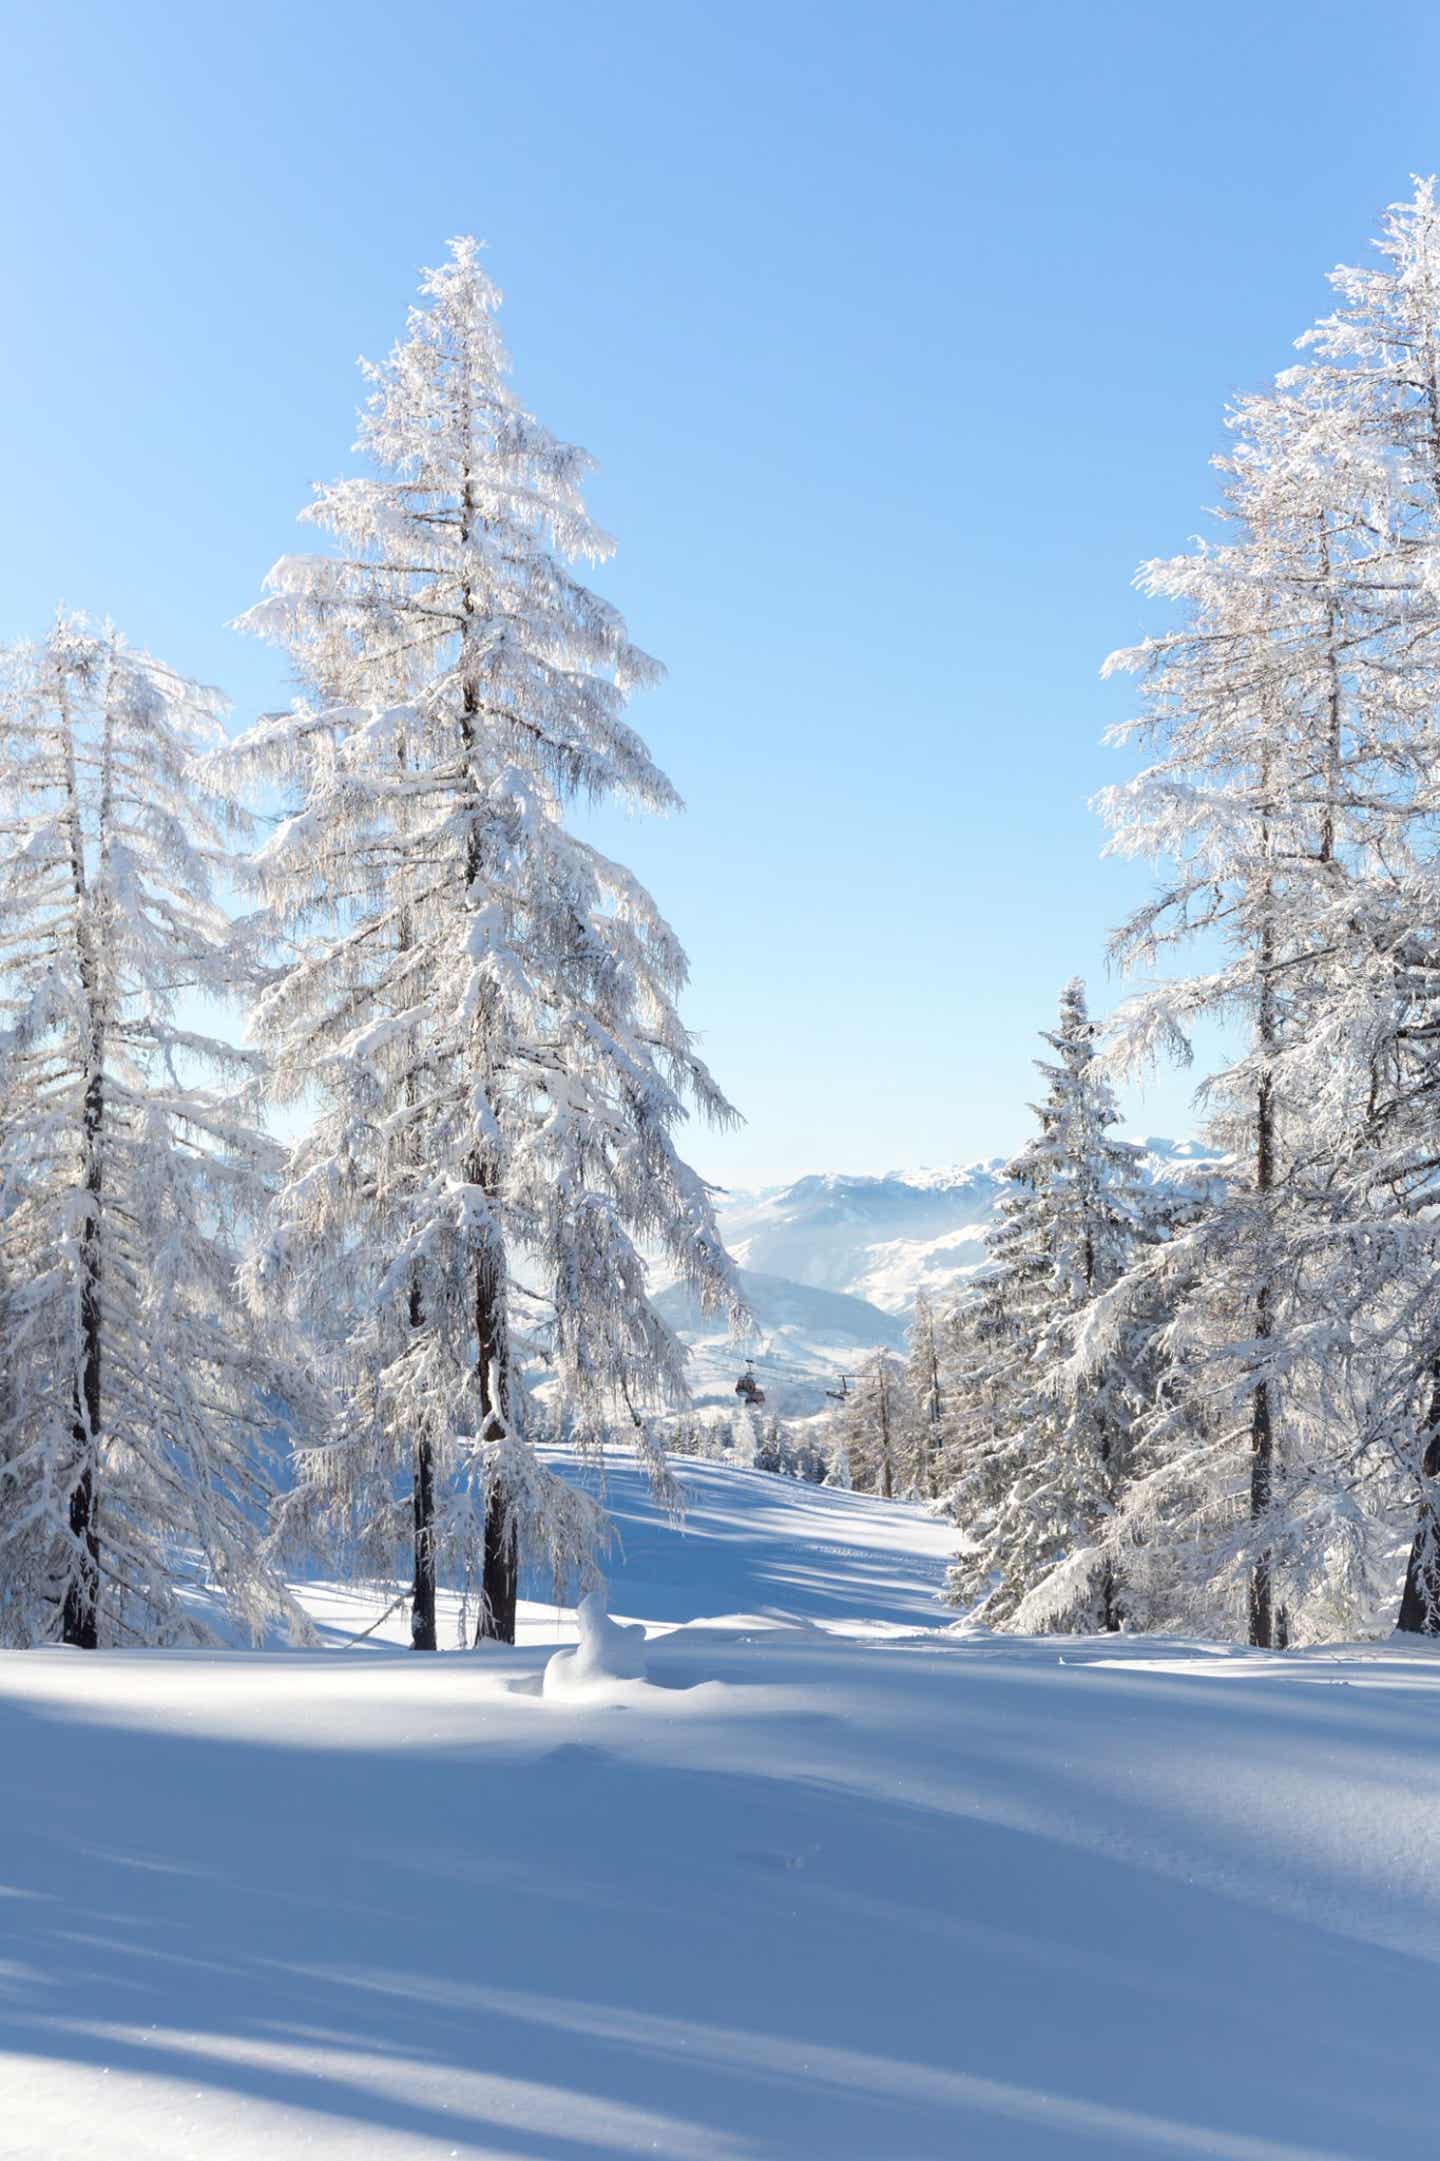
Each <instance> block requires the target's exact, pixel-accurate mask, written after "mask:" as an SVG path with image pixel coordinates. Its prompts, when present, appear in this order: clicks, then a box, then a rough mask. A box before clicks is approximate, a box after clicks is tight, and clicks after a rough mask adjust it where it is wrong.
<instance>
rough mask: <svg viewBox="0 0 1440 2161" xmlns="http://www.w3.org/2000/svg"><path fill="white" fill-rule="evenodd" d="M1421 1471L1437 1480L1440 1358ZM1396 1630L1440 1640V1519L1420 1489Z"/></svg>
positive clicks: (1435, 1365) (1435, 1366)
mask: <svg viewBox="0 0 1440 2161" xmlns="http://www.w3.org/2000/svg"><path fill="white" fill-rule="evenodd" d="M1420 1470H1421V1475H1422V1476H1423V1477H1424V1478H1425V1479H1427V1480H1429V1479H1435V1478H1440V1358H1437V1359H1436V1360H1434V1361H1433V1363H1432V1365H1431V1367H1430V1411H1429V1416H1428V1418H1427V1419H1426V1441H1425V1454H1424V1456H1423V1458H1422V1459H1421V1464H1420ZM1395 1626H1396V1627H1397V1628H1398V1629H1401V1630H1403V1631H1404V1633H1405V1634H1406V1635H1407V1636H1440V1517H1437V1514H1436V1508H1435V1500H1434V1498H1433V1496H1432V1494H1431V1493H1430V1491H1429V1490H1428V1489H1422V1492H1421V1498H1420V1504H1419V1508H1418V1510H1417V1512H1416V1523H1415V1536H1414V1538H1413V1540H1412V1541H1411V1545H1410V1558H1409V1560H1408V1561H1407V1562H1406V1564H1405V1589H1404V1591H1403V1592H1402V1593H1401V1596H1400V1613H1399V1618H1398V1619H1397V1620H1396V1623H1395Z"/></svg>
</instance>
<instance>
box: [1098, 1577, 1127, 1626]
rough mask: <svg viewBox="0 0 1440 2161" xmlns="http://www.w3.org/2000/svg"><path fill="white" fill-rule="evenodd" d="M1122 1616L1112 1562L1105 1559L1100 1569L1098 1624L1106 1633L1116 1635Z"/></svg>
mask: <svg viewBox="0 0 1440 2161" xmlns="http://www.w3.org/2000/svg"><path fill="white" fill-rule="evenodd" d="M1122 1618H1123V1616H1122V1614H1121V1611H1120V1597H1119V1586H1118V1584H1117V1583H1116V1581H1115V1568H1114V1564H1113V1562H1110V1561H1107V1562H1106V1563H1105V1565H1104V1567H1103V1568H1102V1569H1101V1571H1100V1626H1101V1627H1102V1628H1103V1629H1104V1631H1105V1633H1106V1634H1107V1635H1110V1636H1118V1635H1119V1633H1120V1623H1121V1620H1122Z"/></svg>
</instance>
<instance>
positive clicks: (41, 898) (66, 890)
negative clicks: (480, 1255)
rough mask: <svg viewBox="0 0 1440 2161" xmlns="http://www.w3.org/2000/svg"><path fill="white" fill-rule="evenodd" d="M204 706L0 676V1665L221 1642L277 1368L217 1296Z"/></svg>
mask: <svg viewBox="0 0 1440 2161" xmlns="http://www.w3.org/2000/svg"><path fill="white" fill-rule="evenodd" d="M220 710H221V707H220V701H219V700H218V699H217V698H216V696H215V695H214V694H213V693H211V692H208V691H204V690H202V689H200V688H199V686H198V685H196V684H194V683H190V682H186V681H184V680H183V679H182V678H181V677H179V676H177V675H175V674H173V673H172V672H171V670H169V669H168V668H166V667H163V666H162V665H161V664H160V662H158V661H156V660H153V659H151V658H150V657H149V655H147V654H145V653H142V652H137V651H135V650H133V649H132V648H130V647H129V646H127V645H126V644H125V643H124V641H123V640H122V639H121V638H120V637H119V636H117V635H116V634H115V633H114V632H113V631H111V630H109V629H105V630H95V629H92V628H91V627H90V626H89V625H87V624H86V623H85V622H83V621H81V620H79V619H74V618H68V617H63V616H62V617H61V618H60V619H59V620H58V621H57V622H56V624H55V627H54V628H53V630H52V631H51V632H50V634H49V636H48V637H46V638H45V639H43V640H42V641H41V642H40V643H39V644H37V645H33V646H22V647H17V648H13V649H11V650H9V651H8V652H6V653H5V654H4V655H3V656H0V925H3V930H0V1344H3V1352H0V1641H3V1642H6V1643H11V1644H30V1643H40V1642H46V1641H51V1640H54V1639H63V1641H65V1642H66V1643H70V1644H75V1645H79V1646H81V1647H86V1648H90V1647H94V1646H96V1645H99V1644H117V1643H118V1644H126V1643H157V1642H158V1643H171V1642H183V1641H185V1640H187V1639H188V1640H203V1639H204V1638H205V1636H206V1634H207V1630H206V1628H205V1626H204V1625H203V1622H202V1620H201V1619H200V1617H199V1613H198V1610H197V1608H196V1607H195V1605H194V1604H193V1602H192V1603H187V1601H186V1597H185V1595H184V1594H185V1589H186V1588H193V1589H199V1588H202V1587H203V1586H206V1585H208V1586H209V1588H210V1589H211V1590H213V1591H215V1592H218V1593H219V1594H221V1596H222V1597H223V1598H224V1599H225V1601H226V1602H227V1604H228V1606H229V1608H230V1610H231V1612H232V1613H233V1614H234V1615H235V1616H236V1617H237V1618H238V1619H239V1620H240V1621H241V1622H242V1624H248V1625H249V1626H250V1627H251V1628H253V1629H256V1630H258V1629H259V1627H260V1626H261V1625H262V1624H263V1623H264V1622H265V1621H266V1620H267V1619H268V1618H270V1617H271V1616H273V1615H276V1614H278V1613H281V1612H284V1613H286V1614H288V1615H289V1617H290V1619H291V1621H292V1622H293V1623H295V1624H296V1625H299V1617H298V1615H297V1614H295V1613H294V1612H293V1610H292V1609H291V1608H290V1607H289V1604H288V1602H287V1600H286V1598H285V1595H284V1593H283V1591H282V1590H281V1588H280V1587H279V1586H278V1585H277V1584H276V1583H275V1582H274V1581H273V1580H272V1578H271V1577H270V1575H269V1574H268V1572H267V1570H266V1568H265V1566H264V1565H263V1563H262V1561H261V1559H260V1552H259V1549H260V1543H261V1538H262V1534H263V1530H264V1513H265V1505H266V1500H267V1494H268V1489H269V1482H268V1478H267V1461H268V1456H269V1453H270V1440H269V1436H270V1435H271V1433H272V1432H273V1430H274V1427H275V1422H276V1415H277V1408H278V1406H277V1401H276V1391H277V1388H278V1387H279V1385H280V1383H281V1379H282V1376H281V1374H280V1371H279V1367H278V1364H277V1361H276V1360H275V1359H274V1357H273V1356H272V1355H271V1353H270V1352H269V1351H267V1350H266V1349H265V1348H264V1347H263V1346H262V1345H261V1343H260V1342H259V1341H258V1340H257V1338H256V1334H255V1331H254V1329H253V1328H252V1327H251V1325H250V1323H249V1321H248V1320H247V1318H246V1315H245V1313H244V1311H243V1309H242V1308H241V1307H240V1306H239V1305H238V1304H237V1300H236V1295H235V1272H236V1265H237V1249H238V1243H239V1240H240V1238H241V1236H242V1235H243V1233H244V1231H245V1229H246V1227H247V1226H248V1224H249V1223H250V1222H251V1220H252V1219H253V1217H254V1216H255V1214H256V1213H257V1211H258V1209H259V1208H260V1207H261V1205H263V1201H264V1197H265V1185H266V1181H267V1179H269V1178H270V1177H271V1176H272V1175H273V1173H274V1172H275V1171H276V1169H277V1168H278V1161H279V1152H278V1151H277V1150H276V1149H275V1148H274V1147H273V1146H272V1145H271V1144H270V1143H268V1142H267V1141H265V1140H264V1139H263V1138H262V1137H261V1135H260V1133H259V1132H258V1130H257V1127H256V1124H255V1116H256V1109H257V1104H256V1096H257V1093H258V1091H257V1087H256V1080H257V1074H256V1061H255V1059H254V1058H253V1056H251V1055H248V1054H244V1053H241V1052H239V1051H237V1050H235V1049H234V1048H233V1046H231V1045H230V1044H227V1043H226V1042H224V1041H222V1040H220V1039H217V1038H215V1037H212V1036H209V1035H205V1034H203V1033H201V1032H199V1028H198V1026H197V1025H196V1023H197V1021H198V1019H199V1016H198V1015H197V1013H196V1011H195V1005H196V1002H197V1001H203V1000H208V999H213V998H216V997H224V996H226V995H227V994H228V993H229V992H230V991H231V990H232V988H233V987H234V979H235V949H234V946H233V944H232V940H231V935H230V927H229V924H228V922H227V919H226V916H225V914H224V912H223V910H222V908H221V906H220V904H219V902H218V900H217V898H216V894H215V881H216V877H217V874H218V873H219V872H220V870H221V869H222V867H223V864H224V862H225V846H224V837H225V820H224V817H223V815H222V813H221V811H220V807H219V806H218V805H216V804H215V803H214V801H213V800H212V799H211V798H210V797H209V796H208V795H207V793H206V791H205V790H204V789H203V787H202V786H201V785H200V782H199V779H198V775H197V760H198V758H199V757H200V755H201V754H203V753H204V752H207V751H209V750H210V749H211V748H212V747H213V745H214V742H215V740H216V738H217V735H218V732H219V726H218V714H219V711H220Z"/></svg>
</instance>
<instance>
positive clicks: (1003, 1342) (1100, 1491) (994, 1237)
mask: <svg viewBox="0 0 1440 2161" xmlns="http://www.w3.org/2000/svg"><path fill="white" fill-rule="evenodd" d="M1044 1040H1045V1041H1046V1042H1047V1043H1048V1044H1049V1045H1050V1046H1051V1049H1052V1051H1053V1052H1054V1057H1053V1059H1050V1060H1042V1061H1039V1071H1040V1073H1041V1075H1042V1076H1043V1078H1044V1079H1045V1081H1046V1083H1047V1089H1046V1095H1045V1099H1044V1101H1043V1103H1041V1104H1040V1105H1039V1106H1038V1107H1037V1110H1036V1116H1037V1118H1038V1120H1039V1131H1038V1133H1037V1134H1036V1135H1035V1137H1034V1139H1033V1140H1031V1141H1030V1142H1028V1143H1027V1145H1026V1146H1025V1147H1024V1148H1023V1149H1022V1150H1021V1151H1020V1153H1019V1154H1018V1155H1017V1156H1016V1157H1015V1158H1014V1159H1013V1160H1012V1161H1011V1162H1010V1163H1009V1164H1008V1165H1007V1166H1006V1173H1005V1175H1006V1180H1007V1185H1008V1188H1009V1190H1008V1191H1007V1193H1006V1195H1005V1196H1004V1198H1003V1199H1002V1200H1001V1202H1000V1204H999V1207H998V1210H997V1221H996V1223H995V1226H994V1228H993V1230H992V1231H991V1232H990V1234H989V1236H988V1239H987V1245H988V1249H989V1250H988V1256H987V1263H986V1266H985V1267H984V1269H983V1270H982V1271H981V1273H980V1275H979V1277H978V1278H977V1279H976V1280H975V1281H974V1283H973V1284H971V1285H970V1286H968V1287H967V1289H966V1291H965V1293H964V1294H963V1297H962V1310H961V1313H960V1315H959V1316H958V1326H959V1333H960V1341H961V1344H962V1345H963V1358H962V1363H961V1367H960V1371H959V1373H958V1374H957V1376H956V1386H955V1389H954V1391H953V1392H954V1393H955V1395H956V1396H957V1398H958V1399H959V1407H960V1414H961V1425H960V1431H959V1437H958V1444H957V1443H952V1453H951V1464H952V1470H953V1478H954V1483H953V1487H952V1491H951V1495H950V1504H951V1507H952V1509H953V1511H954V1513H955V1515H956V1518H957V1521H958V1522H959V1524H960V1526H961V1528H962V1530H963V1531H964V1533H965V1546H964V1548H963V1550H962V1552H961V1553H960V1555H959V1556H958V1557H957V1560H956V1562H955V1565H954V1568H953V1570H952V1572H951V1579H950V1590H951V1596H952V1598H953V1599H954V1600H955V1602H956V1603H957V1604H963V1605H966V1606H969V1607H974V1606H976V1605H977V1604H978V1603H981V1602H983V1610H984V1613H985V1617H986V1619H987V1620H989V1621H991V1622H999V1623H1001V1624H1003V1625H1007V1626H1012V1627H1016V1628H1021V1629H1043V1628H1072V1627H1079V1628H1104V1629H1114V1628H1118V1627H1119V1626H1120V1622H1121V1619H1122V1616H1123V1611H1124V1587H1123V1584H1122V1583H1121V1582H1120V1581H1119V1580H1118V1576H1117V1570H1116V1567H1115V1562H1114V1558H1113V1554H1112V1552H1111V1550H1110V1548H1109V1546H1108V1544H1107V1539H1106V1533H1107V1530H1108V1524H1109V1519H1110V1518H1111V1516H1112V1515H1113V1513H1114V1509H1115V1505H1116V1500H1117V1496H1118V1494H1119V1492H1120V1489H1121V1486H1122V1483H1123V1480H1124V1478H1125V1476H1126V1474H1127V1471H1128V1467H1129V1457H1130V1451H1131V1445H1132V1437H1133V1430H1134V1426H1135V1422H1136V1419H1137V1416H1138V1415H1139V1412H1140V1409H1141V1406H1142V1403H1143V1399H1144V1391H1145V1387H1146V1357H1145V1348H1144V1344H1143V1342H1141V1341H1139V1340H1137V1339H1136V1337H1135V1336H1134V1335H1133V1333H1127V1334H1125V1335H1123V1336H1119V1337H1117V1339H1116V1340H1115V1341H1114V1342H1113V1343H1112V1344H1111V1345H1110V1346H1109V1347H1108V1349H1107V1354H1106V1356H1105V1357H1104V1358H1103V1359H1100V1360H1097V1361H1095V1362H1094V1363H1093V1364H1091V1365H1088V1366H1086V1367H1084V1368H1083V1369H1081V1370H1080V1371H1079V1372H1078V1375H1077V1373H1076V1371H1074V1370H1072V1369H1073V1364H1074V1360H1075V1357H1076V1352H1077V1348H1078V1345H1079V1339H1080V1336H1081V1332H1082V1331H1083V1329H1084V1327H1085V1324H1086V1319H1087V1316H1088V1314H1089V1311H1090V1309H1091V1308H1092V1306H1093V1305H1094V1303H1095V1302H1096V1301H1097V1300H1098V1299H1099V1298H1100V1297H1101V1296H1102V1294H1104V1293H1105V1292H1107V1291H1108V1290H1110V1289H1111V1287H1112V1286H1113V1285H1114V1284H1115V1283H1116V1282H1117V1281H1118V1280H1119V1279H1120V1278H1121V1277H1122V1276H1123V1275H1124V1274H1125V1273H1126V1271H1127V1269H1128V1268H1129V1267H1130V1266H1131V1264H1132V1262H1133V1260H1134V1258H1135V1255H1136V1251H1137V1248H1139V1247H1140V1246H1141V1245H1142V1244H1143V1243H1144V1242H1145V1241H1146V1240H1147V1239H1148V1238H1149V1237H1150V1236H1152V1235H1153V1233H1152V1231H1151V1228H1150V1220H1151V1219H1150V1197H1149V1189H1148V1185H1147V1182H1146V1180H1145V1177H1144V1173H1143V1169H1142V1167H1141V1160H1140V1151H1139V1150H1138V1149H1137V1148H1135V1147H1134V1146H1133V1145H1131V1144H1130V1143H1129V1142H1126V1141H1121V1140H1117V1139H1116V1138H1115V1137H1114V1134H1113V1132H1112V1130H1111V1129H1112V1128H1113V1127H1114V1125H1115V1124H1116V1122H1117V1116H1118V1114H1117V1111H1116V1108H1115V1101H1114V1096H1113V1093H1112V1091H1111V1088H1110V1085H1109V1082H1108V1081H1107V1080H1106V1078H1105V1076H1104V1074H1103V1072H1102V1070H1101V1068H1100V1066H1099V1064H1098V1062H1097V1058H1096V1043H1095V1030H1094V1027H1093V1026H1092V1024H1091V1022H1090V1019H1089V1016H1088V1013H1087V1010H1086V1004H1085V992H1084V986H1083V985H1082V984H1081V983H1079V982H1078V981H1076V982H1072V983H1070V984H1069V985H1067V987H1066V990H1065V992H1064V995H1063V997H1062V999H1061V1003H1060V1020H1059V1026H1058V1027H1057V1028H1056V1029H1055V1030H1053V1031H1050V1032H1047V1033H1046V1035H1045V1038H1044ZM967 1397H968V1399H969V1401H968V1403H967V1402H966V1401H965V1399H966V1398H967Z"/></svg>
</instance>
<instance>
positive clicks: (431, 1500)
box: [410, 1283, 440, 1651]
mask: <svg viewBox="0 0 1440 2161" xmlns="http://www.w3.org/2000/svg"><path fill="white" fill-rule="evenodd" d="M423 1319H424V1314H423V1312H422V1309H421V1304H420V1286H419V1284H418V1283H412V1284H411V1286H410V1326H411V1328H412V1329H417V1328H419V1327H420V1325H421V1323H422V1321H423ZM411 1492H412V1497H413V1502H414V1511H415V1583H414V1588H413V1590H412V1592H411V1603H410V1648H411V1650H412V1651H435V1650H438V1649H439V1647H440V1646H439V1640H438V1638H437V1636H436V1633H435V1451H434V1449H433V1448H432V1446H431V1444H430V1438H429V1435H428V1434H422V1436H421V1437H420V1439H419V1440H418V1441H417V1442H416V1443H415V1469H414V1478H413V1484H412V1488H411Z"/></svg>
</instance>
